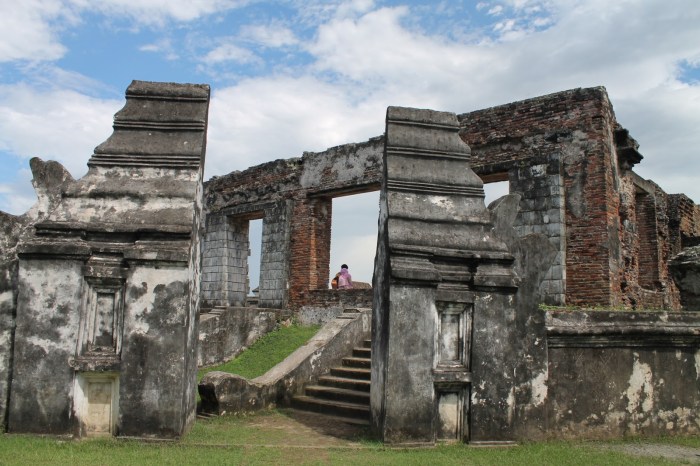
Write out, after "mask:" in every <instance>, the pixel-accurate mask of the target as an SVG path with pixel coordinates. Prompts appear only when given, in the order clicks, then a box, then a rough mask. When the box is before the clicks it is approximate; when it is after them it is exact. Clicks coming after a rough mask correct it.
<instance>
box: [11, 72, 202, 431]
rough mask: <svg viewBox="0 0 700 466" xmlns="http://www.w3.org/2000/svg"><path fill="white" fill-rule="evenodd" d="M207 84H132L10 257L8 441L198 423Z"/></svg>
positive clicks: (175, 428)
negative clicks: (79, 169) (15, 264)
mask: <svg viewBox="0 0 700 466" xmlns="http://www.w3.org/2000/svg"><path fill="white" fill-rule="evenodd" d="M208 107H209V86H206V85H191V84H166V83H150V82H142V81H134V82H133V83H132V84H131V85H130V86H129V88H128V89H127V92H126V105H125V106H124V108H123V109H122V110H120V111H119V112H118V113H117V114H116V115H115V118H114V133H113V134H112V136H111V137H110V138H109V139H108V140H107V141H105V142H104V143H102V144H101V145H100V146H98V147H97V148H96V149H95V153H94V155H93V156H92V158H91V159H90V161H89V162H88V166H89V171H88V173H87V175H85V176H84V177H83V178H81V179H80V180H77V181H72V180H71V182H70V183H66V185H65V186H62V187H61V190H62V192H61V196H60V201H59V202H58V204H57V205H56V206H55V207H54V208H53V210H52V211H51V212H50V213H49V214H48V215H47V217H46V218H45V219H44V220H43V221H41V222H40V223H37V224H36V225H34V229H35V231H34V232H33V234H32V235H30V236H29V237H27V238H25V239H23V241H22V242H21V243H20V245H19V247H18V256H19V271H18V299H17V319H16V323H17V324H16V331H15V348H14V359H13V370H12V384H11V395H10V403H9V422H8V425H9V430H10V432H34V433H50V434H77V435H88V436H90V435H125V436H151V437H177V436H179V435H182V434H183V433H184V432H186V431H187V429H188V428H189V427H190V426H191V425H192V423H193V421H194V418H195V393H196V392H195V390H196V371H197V355H196V352H197V327H198V319H199V316H198V312H199V283H200V277H199V275H200V223H201V212H202V173H203V168H204V154H205V145H206V129H207V113H208Z"/></svg>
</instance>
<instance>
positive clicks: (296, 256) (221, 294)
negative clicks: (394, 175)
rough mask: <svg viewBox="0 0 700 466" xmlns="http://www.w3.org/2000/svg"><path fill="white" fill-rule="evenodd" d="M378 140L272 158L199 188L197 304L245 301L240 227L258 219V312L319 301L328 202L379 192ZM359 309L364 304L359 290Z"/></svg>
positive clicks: (244, 238) (326, 256) (326, 257)
mask: <svg viewBox="0 0 700 466" xmlns="http://www.w3.org/2000/svg"><path fill="white" fill-rule="evenodd" d="M383 146H384V142H383V139H382V138H375V139H372V140H370V141H368V142H365V143H361V144H348V145H345V146H338V147H334V148H331V149H328V150H327V151H325V152H322V153H305V154H304V155H303V157H301V158H297V159H288V160H277V161H274V162H269V163H266V164H263V165H259V166H257V167H253V168H250V169H248V170H245V171H242V172H233V173H230V174H228V175H226V176H222V177H216V178H213V179H212V180H210V181H208V182H207V183H206V184H205V189H206V194H205V199H206V209H207V222H206V233H205V239H204V253H203V254H204V256H203V258H204V262H203V275H202V303H203V306H204V307H214V306H233V305H242V304H244V303H245V300H246V296H248V293H249V291H250V290H249V289H248V283H247V279H248V262H247V261H248V250H249V246H248V224H249V221H250V220H251V219H260V218H262V220H263V238H262V254H261V256H262V257H261V269H260V287H259V303H258V305H259V306H260V307H268V308H293V309H297V308H299V307H300V306H302V305H304V304H313V303H314V302H317V301H318V300H321V301H323V300H324V298H323V296H320V297H318V298H315V297H314V291H315V290H327V289H328V281H329V275H330V267H329V261H330V238H331V218H332V209H333V198H334V197H338V196H342V195H347V194H353V193H362V192H367V191H376V190H377V189H378V188H379V181H380V177H381V153H382V149H383ZM364 294H365V295H366V298H365V303H361V302H360V303H355V305H361V304H365V305H366V302H367V301H369V300H371V297H370V296H371V292H370V291H366V292H365V293H364Z"/></svg>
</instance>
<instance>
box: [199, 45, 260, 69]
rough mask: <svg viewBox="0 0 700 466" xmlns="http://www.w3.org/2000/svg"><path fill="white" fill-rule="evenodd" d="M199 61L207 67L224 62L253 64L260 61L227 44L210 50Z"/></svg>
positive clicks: (239, 48)
mask: <svg viewBox="0 0 700 466" xmlns="http://www.w3.org/2000/svg"><path fill="white" fill-rule="evenodd" d="M201 60H202V61H203V62H204V63H206V64H208V65H215V64H219V63H225V62H235V63H242V64H245V63H254V62H258V61H259V60H260V59H259V58H258V57H257V56H256V55H255V54H254V53H253V52H251V51H250V50H248V49H245V48H243V47H239V46H237V45H236V44H234V43H232V42H227V43H223V44H221V45H218V46H217V47H215V48H214V49H212V50H210V51H209V52H208V53H207V54H206V55H205V56H204V57H202V59H201Z"/></svg>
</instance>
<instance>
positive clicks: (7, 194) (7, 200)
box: [0, 162, 37, 215]
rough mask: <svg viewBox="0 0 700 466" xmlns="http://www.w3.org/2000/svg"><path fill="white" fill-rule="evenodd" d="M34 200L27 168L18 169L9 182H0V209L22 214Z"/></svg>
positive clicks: (29, 171) (30, 177)
mask: <svg viewBox="0 0 700 466" xmlns="http://www.w3.org/2000/svg"><path fill="white" fill-rule="evenodd" d="M27 167H29V162H27ZM36 200H37V198H36V193H35V192H34V188H33V187H32V172H31V170H29V168H25V169H22V170H20V171H18V172H17V175H16V177H15V179H14V180H13V181H12V182H11V183H0V210H2V211H4V212H7V213H8V214H12V215H22V214H24V213H25V212H27V211H28V210H29V209H30V208H31V207H32V206H33V205H34V203H36Z"/></svg>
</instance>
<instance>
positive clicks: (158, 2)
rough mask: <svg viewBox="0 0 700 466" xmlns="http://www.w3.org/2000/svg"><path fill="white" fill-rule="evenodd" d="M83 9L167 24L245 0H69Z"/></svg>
mask: <svg viewBox="0 0 700 466" xmlns="http://www.w3.org/2000/svg"><path fill="white" fill-rule="evenodd" d="M68 1H70V2H71V3H73V4H75V5H78V6H79V7H80V8H81V9H84V10H91V11H97V12H100V13H103V14H105V15H109V16H118V17H128V18H130V19H131V20H133V21H134V22H136V23H139V24H145V25H163V24H165V23H166V22H167V21H171V20H172V21H182V22H185V21H192V20H195V19H198V18H201V17H204V16H207V15H211V14H214V13H218V12H224V11H226V10H230V9H234V8H238V7H240V6H242V5H245V4H246V3H248V2H247V1H245V0H100V1H99V2H94V1H92V0H68Z"/></svg>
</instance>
